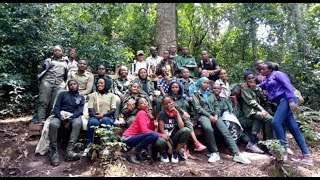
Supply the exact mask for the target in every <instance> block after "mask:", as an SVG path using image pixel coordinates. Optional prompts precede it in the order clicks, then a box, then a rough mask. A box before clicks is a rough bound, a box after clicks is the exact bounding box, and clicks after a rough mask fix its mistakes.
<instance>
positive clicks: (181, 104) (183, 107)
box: [171, 96, 191, 115]
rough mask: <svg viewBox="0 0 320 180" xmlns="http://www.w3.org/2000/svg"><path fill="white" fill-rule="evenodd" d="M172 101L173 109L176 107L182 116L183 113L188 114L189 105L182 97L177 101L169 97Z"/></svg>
mask: <svg viewBox="0 0 320 180" xmlns="http://www.w3.org/2000/svg"><path fill="white" fill-rule="evenodd" d="M171 98H172V99H173V101H174V107H176V109H177V110H178V111H179V113H180V114H181V115H182V114H183V112H187V113H189V114H191V113H190V111H191V109H190V106H189V103H188V101H186V100H185V99H184V98H183V97H182V96H181V97H180V98H178V99H175V98H173V97H171Z"/></svg>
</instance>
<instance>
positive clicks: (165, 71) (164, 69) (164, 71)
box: [161, 68, 169, 77]
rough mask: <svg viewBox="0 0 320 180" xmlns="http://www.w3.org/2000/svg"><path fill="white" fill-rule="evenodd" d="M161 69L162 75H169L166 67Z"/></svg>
mask: <svg viewBox="0 0 320 180" xmlns="http://www.w3.org/2000/svg"><path fill="white" fill-rule="evenodd" d="M161 71H162V77H164V76H168V75H169V73H168V70H167V69H166V68H162V69H161Z"/></svg>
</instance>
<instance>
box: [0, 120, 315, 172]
mask: <svg viewBox="0 0 320 180" xmlns="http://www.w3.org/2000/svg"><path fill="white" fill-rule="evenodd" d="M30 120H31V116H27V117H23V118H20V120H17V119H12V120H10V119H9V120H0V138H1V141H0V177H8V176H11V177H16V176H20V177H21V176H25V177H26V176H27V177H35V176H36V177H39V176H41V177H42V176H52V177H56V176H60V177H66V176H68V177H70V176H81V177H88V176H143V177H146V176H148V177H157V176H158V177H190V176H191V177H192V176H200V177H208V176H218V177H219V176H228V177H235V176H236V177H263V176H270V171H271V169H272V168H273V167H274V166H273V164H272V163H271V158H270V157H269V156H268V155H265V154H264V155H261V154H255V153H248V152H245V151H244V148H245V145H244V144H239V143H238V145H239V147H240V150H241V151H242V153H244V155H246V156H247V157H248V158H249V159H250V160H252V164H250V165H243V164H239V163H235V162H233V161H232V156H231V155H230V152H229V150H228V149H226V148H220V156H221V160H220V161H218V162H216V163H208V162H207V159H208V158H207V157H206V153H207V152H206V151H204V152H193V151H190V154H191V155H192V156H191V157H189V158H188V159H187V160H186V161H180V162H179V163H178V164H172V163H167V164H163V163H161V162H160V161H156V162H155V163H153V164H152V165H150V164H149V162H148V161H144V162H142V163H140V164H131V163H129V162H127V161H125V160H119V161H118V162H119V163H118V164H117V165H114V166H111V167H110V168H109V169H108V172H107V173H103V172H102V170H101V166H99V161H88V160H87V159H86V158H82V159H80V160H78V161H74V162H66V161H64V159H63V150H62V149H60V162H61V164H60V165H59V166H57V167H54V166H51V165H50V160H49V153H47V154H46V155H44V156H41V155H35V154H34V152H35V148H36V146H37V143H38V140H39V138H40V137H39V136H32V137H30V138H29V137H28V125H29V123H30ZM288 137H289V143H290V147H291V149H292V150H293V151H294V152H295V154H298V153H299V150H298V147H297V145H296V144H295V143H294V140H293V138H292V137H291V136H290V135H288ZM310 148H311V152H312V156H313V158H314V166H312V167H310V166H304V165H298V164H295V163H294V162H292V161H290V160H288V161H287V162H286V165H287V166H290V167H292V168H293V169H295V170H296V171H297V172H299V174H300V175H301V176H309V177H310V176H312V177H318V176H320V166H319V164H320V163H319V162H320V143H316V144H312V145H311V147H310ZM288 159H290V156H289V158H288Z"/></svg>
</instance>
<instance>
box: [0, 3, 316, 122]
mask: <svg viewBox="0 0 320 180" xmlns="http://www.w3.org/2000/svg"><path fill="white" fill-rule="evenodd" d="M172 5H174V6H175V10H176V14H175V16H176V31H177V33H176V34H177V36H176V40H175V41H176V44H177V47H178V49H179V48H181V46H188V47H189V48H190V52H191V54H192V55H193V56H194V57H195V58H196V60H197V61H199V60H200V52H201V50H208V51H209V53H210V56H211V57H213V58H215V59H217V61H218V62H219V64H220V66H221V67H222V68H224V69H227V70H228V75H229V81H230V82H232V83H235V82H241V81H242V73H243V71H244V70H245V69H252V70H254V66H253V62H254V60H257V59H263V60H269V61H273V62H276V63H279V64H280V69H281V70H282V71H284V72H286V73H287V74H288V75H289V76H290V78H291V80H292V83H293V84H294V86H295V87H296V88H297V89H298V90H300V92H301V93H302V95H303V97H304V98H305V101H306V102H305V103H306V105H307V106H309V107H312V108H316V109H318V108H319V104H320V103H319V102H320V72H319V71H320V70H319V66H320V63H319V61H320V47H319V46H320V19H319V17H320V4H317V3H221V4H220V3H181V4H180V3H177V4H174V3H172ZM157 10H158V9H157V4H156V3H0V43H1V45H2V46H1V48H0V76H1V77H0V116H1V117H6V116H21V115H22V114H24V113H30V112H32V110H34V108H35V107H34V104H35V100H36V97H37V94H38V82H37V80H36V74H37V73H38V67H39V66H40V65H41V63H42V61H43V60H44V59H45V58H47V57H50V56H51V55H52V47H53V46H54V45H57V44H59V45H61V46H62V47H63V48H64V51H65V52H64V53H65V55H67V53H68V50H69V49H70V48H71V47H75V48H77V59H79V58H82V59H86V60H87V62H88V65H89V66H91V67H92V69H93V71H94V72H95V70H96V67H97V66H98V65H99V64H105V65H106V67H107V68H108V69H109V70H110V71H113V70H114V67H115V66H116V64H124V65H127V66H128V65H130V64H131V63H132V62H133V60H134V59H135V52H136V51H137V50H140V49H141V50H143V51H144V52H146V53H147V56H149V55H150V54H149V47H150V46H156V45H157V44H156V37H155V36H156V31H157V27H159V26H157V23H160V22H157ZM159 55H161V54H159Z"/></svg>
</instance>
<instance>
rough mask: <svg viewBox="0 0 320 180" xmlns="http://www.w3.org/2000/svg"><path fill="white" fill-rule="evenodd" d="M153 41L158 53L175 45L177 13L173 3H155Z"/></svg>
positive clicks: (160, 53)
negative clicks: (155, 15) (155, 14)
mask: <svg viewBox="0 0 320 180" xmlns="http://www.w3.org/2000/svg"><path fill="white" fill-rule="evenodd" d="M155 41H156V42H155V43H156V45H157V47H158V48H159V49H158V52H159V55H160V56H162V52H163V51H164V50H166V49H168V48H169V46H170V45H175V46H176V45H177V14H176V4H175V3H157V30H156V39H155Z"/></svg>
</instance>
